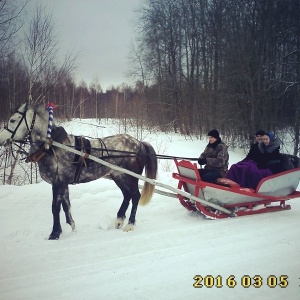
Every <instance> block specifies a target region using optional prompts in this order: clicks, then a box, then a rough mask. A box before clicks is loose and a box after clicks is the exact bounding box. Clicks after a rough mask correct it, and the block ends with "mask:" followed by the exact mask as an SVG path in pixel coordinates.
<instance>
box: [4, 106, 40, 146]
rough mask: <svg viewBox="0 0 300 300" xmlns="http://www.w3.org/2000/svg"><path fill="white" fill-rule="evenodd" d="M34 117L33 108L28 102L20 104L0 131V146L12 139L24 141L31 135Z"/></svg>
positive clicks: (7, 143)
mask: <svg viewBox="0 0 300 300" xmlns="http://www.w3.org/2000/svg"><path fill="white" fill-rule="evenodd" d="M35 119H36V111H35V109H34V108H33V107H31V106H30V105H29V104H28V103H25V104H22V105H21V106H20V107H19V108H18V109H17V111H16V112H15V113H14V114H13V115H12V116H11V117H10V119H9V120H8V123H7V125H6V126H4V129H3V130H2V131H1V132H0V146H1V145H4V146H6V145H9V144H10V143H11V142H13V141H18V142H22V141H25V140H26V138H28V137H29V136H30V135H31V132H32V130H33V127H34V125H35Z"/></svg>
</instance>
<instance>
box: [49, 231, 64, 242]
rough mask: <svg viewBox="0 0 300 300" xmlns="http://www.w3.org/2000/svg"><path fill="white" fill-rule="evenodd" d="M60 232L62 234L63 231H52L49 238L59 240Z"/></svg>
mask: <svg viewBox="0 0 300 300" xmlns="http://www.w3.org/2000/svg"><path fill="white" fill-rule="evenodd" d="M60 234H61V232H60V233H53V232H52V233H51V234H50V235H49V238H48V240H58V239H59V236H60Z"/></svg>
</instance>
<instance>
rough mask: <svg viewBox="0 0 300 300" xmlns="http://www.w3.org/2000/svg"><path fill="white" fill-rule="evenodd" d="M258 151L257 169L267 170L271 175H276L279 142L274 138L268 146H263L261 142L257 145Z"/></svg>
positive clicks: (279, 157) (278, 161)
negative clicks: (269, 170)
mask: <svg viewBox="0 0 300 300" xmlns="http://www.w3.org/2000/svg"><path fill="white" fill-rule="evenodd" d="M258 149H259V151H260V155H259V156H258V161H257V163H258V167H259V168H260V169H266V168H269V169H271V171H272V172H273V173H277V171H276V170H277V169H276V166H279V164H280V162H281V155H280V152H279V150H280V142H279V140H278V139H276V138H275V139H274V140H273V141H271V142H270V143H269V145H265V144H264V143H263V142H260V143H259V144H258Z"/></svg>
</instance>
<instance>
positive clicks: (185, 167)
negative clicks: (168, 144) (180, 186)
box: [175, 159, 201, 195]
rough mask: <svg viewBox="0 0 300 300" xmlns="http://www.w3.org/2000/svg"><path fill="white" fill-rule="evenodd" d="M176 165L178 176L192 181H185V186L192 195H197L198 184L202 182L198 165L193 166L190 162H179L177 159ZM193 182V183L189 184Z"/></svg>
mask: <svg viewBox="0 0 300 300" xmlns="http://www.w3.org/2000/svg"><path fill="white" fill-rule="evenodd" d="M175 164H176V166H177V170H178V174H179V175H180V176H181V177H184V178H187V179H190V180H183V181H184V182H185V186H186V188H187V191H188V192H189V193H190V194H191V195H195V194H196V193H195V189H196V188H198V189H199V187H197V186H196V183H197V182H198V181H201V177H200V174H199V171H198V168H197V164H195V163H194V164H193V163H191V162H190V161H188V160H181V161H177V160H176V159H175ZM189 181H191V182H189Z"/></svg>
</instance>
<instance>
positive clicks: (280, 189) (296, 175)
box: [255, 168, 300, 196]
mask: <svg viewBox="0 0 300 300" xmlns="http://www.w3.org/2000/svg"><path fill="white" fill-rule="evenodd" d="M299 182H300V168H295V169H292V170H289V171H285V172H282V173H278V174H275V175H271V176H268V177H265V178H264V179H262V180H261V181H260V183H259V184H258V186H257V188H256V191H255V192H256V193H259V194H265V195H272V196H288V195H291V194H292V193H294V192H295V191H296V190H297V187H298V185H299Z"/></svg>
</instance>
